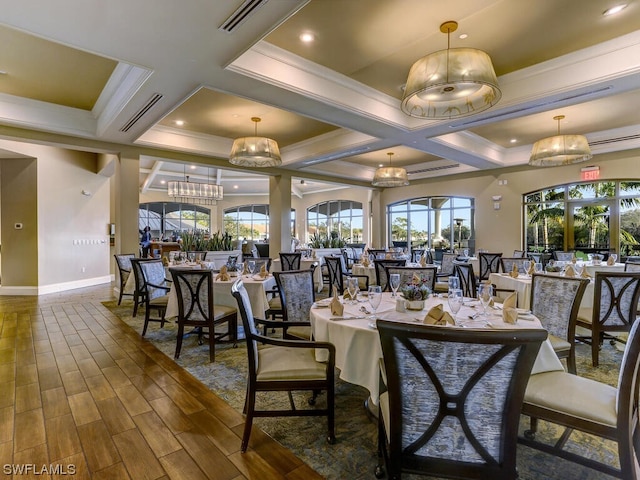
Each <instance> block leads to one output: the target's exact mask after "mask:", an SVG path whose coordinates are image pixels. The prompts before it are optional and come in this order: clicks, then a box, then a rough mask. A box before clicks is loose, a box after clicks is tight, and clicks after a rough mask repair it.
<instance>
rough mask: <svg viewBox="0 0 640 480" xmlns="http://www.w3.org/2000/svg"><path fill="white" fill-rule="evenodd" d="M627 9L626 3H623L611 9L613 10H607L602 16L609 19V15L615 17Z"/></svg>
mask: <svg viewBox="0 0 640 480" xmlns="http://www.w3.org/2000/svg"><path fill="white" fill-rule="evenodd" d="M625 8H627V4H626V3H621V4H620V5H616V6H615V7H611V8H608V9H606V10H605V11H604V12H602V15H604V16H605V17H607V16H609V15H615V14H616V13H619V12H621V11H622V10H624V9H625Z"/></svg>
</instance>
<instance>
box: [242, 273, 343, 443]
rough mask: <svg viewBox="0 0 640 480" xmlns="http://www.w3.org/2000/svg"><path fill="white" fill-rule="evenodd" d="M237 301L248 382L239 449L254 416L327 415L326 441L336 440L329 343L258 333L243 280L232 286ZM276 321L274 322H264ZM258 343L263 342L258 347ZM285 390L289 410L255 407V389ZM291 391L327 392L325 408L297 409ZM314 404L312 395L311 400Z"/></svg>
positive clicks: (246, 439) (332, 354) (332, 361)
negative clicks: (320, 356) (320, 354)
mask: <svg viewBox="0 0 640 480" xmlns="http://www.w3.org/2000/svg"><path fill="white" fill-rule="evenodd" d="M231 293H232V294H233V296H234V297H235V299H236V301H237V302H238V311H239V312H240V317H241V318H242V325H243V327H244V332H245V339H246V341H247V358H248V381H247V393H246V397H245V403H244V409H243V413H244V414H245V415H246V417H245V424H244V432H243V435H242V442H241V445H240V451H241V452H243V453H244V452H246V450H247V447H248V445H249V437H250V435H251V426H252V424H253V418H254V417H282V416H310V415H317V416H326V417H327V427H328V434H327V441H328V442H329V443H330V444H333V443H334V442H335V425H334V424H335V380H334V369H335V355H336V349H335V347H334V346H333V345H332V344H331V343H328V342H314V341H303V340H286V339H275V338H271V337H266V336H264V335H260V334H259V333H258V330H257V328H256V322H255V319H254V317H253V312H252V310H251V302H250V301H249V295H248V293H247V290H246V288H245V287H244V285H243V284H242V279H239V280H236V282H235V283H234V284H233V285H232V286H231ZM266 323H267V324H269V323H275V322H266ZM258 345H263V346H261V347H260V348H258ZM316 349H321V350H326V352H327V354H328V360H327V362H318V361H316V357H315V351H316ZM283 391H284V392H287V393H288V395H289V402H290V405H291V409H290V410H261V409H257V408H256V393H257V392H283ZM292 391H310V392H317V391H326V392H327V400H326V402H327V404H326V407H324V408H311V409H307V408H305V409H297V408H296V406H295V403H294V400H293V396H292V394H291V392H292ZM309 403H310V404H311V405H312V406H313V405H315V395H314V396H312V398H311V400H310V402H309Z"/></svg>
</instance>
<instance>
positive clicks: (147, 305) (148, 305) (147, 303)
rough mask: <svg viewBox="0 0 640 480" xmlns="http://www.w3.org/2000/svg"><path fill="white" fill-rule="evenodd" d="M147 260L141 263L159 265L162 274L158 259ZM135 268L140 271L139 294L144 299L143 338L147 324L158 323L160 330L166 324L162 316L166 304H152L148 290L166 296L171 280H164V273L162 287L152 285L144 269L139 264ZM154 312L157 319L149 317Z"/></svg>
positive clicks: (156, 284)
mask: <svg viewBox="0 0 640 480" xmlns="http://www.w3.org/2000/svg"><path fill="white" fill-rule="evenodd" d="M134 260H135V259H134ZM134 260H132V264H135V263H136V262H134ZM147 260H148V261H147V262H143V263H145V264H149V263H158V264H160V266H161V267H162V269H163V272H164V265H163V263H162V260H160V259H159V258H149V259H147ZM137 266H138V267H137V268H139V269H140V274H141V276H142V287H141V292H142V296H143V297H144V325H143V327H142V336H143V337H144V336H145V335H146V334H147V328H148V327H149V322H158V323H160V328H162V327H164V324H165V323H166V322H167V320H166V319H165V317H164V315H165V313H166V311H167V304H166V303H162V304H157V303H154V302H153V300H154V299H153V298H151V295H150V294H149V292H150V289H158V290H162V291H164V294H165V295H167V294H168V293H169V291H170V290H171V287H170V286H168V284H170V283H171V280H169V279H168V278H164V273H163V280H164V282H165V284H164V285H160V284H158V283H153V282H152V281H151V280H150V279H148V278H147V276H146V275H145V273H144V268H145V267H142V266H140V264H139V263H137ZM134 268H135V267H134ZM154 310H155V311H156V312H157V314H158V317H152V316H151V312H152V311H154Z"/></svg>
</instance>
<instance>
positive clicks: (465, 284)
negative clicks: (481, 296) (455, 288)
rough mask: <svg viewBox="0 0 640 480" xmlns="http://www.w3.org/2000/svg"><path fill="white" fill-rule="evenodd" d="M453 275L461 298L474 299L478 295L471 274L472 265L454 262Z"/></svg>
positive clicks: (472, 274) (473, 276) (474, 276)
mask: <svg viewBox="0 0 640 480" xmlns="http://www.w3.org/2000/svg"><path fill="white" fill-rule="evenodd" d="M453 274H454V275H455V276H456V277H458V281H459V282H460V289H461V290H462V296H463V297H468V298H476V297H477V295H478V286H477V283H476V275H475V273H473V265H471V264H470V263H466V262H458V261H454V262H453Z"/></svg>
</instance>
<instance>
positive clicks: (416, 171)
mask: <svg viewBox="0 0 640 480" xmlns="http://www.w3.org/2000/svg"><path fill="white" fill-rule="evenodd" d="M459 166H460V164H459V163H453V164H451V165H441V166H439V167H429V168H421V169H420V170H413V171H412V172H407V175H416V174H418V173H425V172H435V171H436V170H447V169H449V168H458V167H459Z"/></svg>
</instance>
